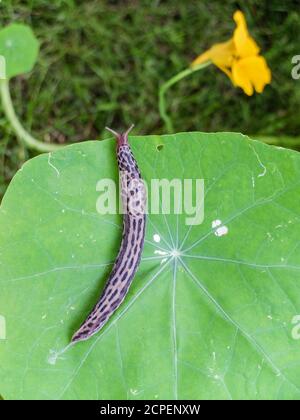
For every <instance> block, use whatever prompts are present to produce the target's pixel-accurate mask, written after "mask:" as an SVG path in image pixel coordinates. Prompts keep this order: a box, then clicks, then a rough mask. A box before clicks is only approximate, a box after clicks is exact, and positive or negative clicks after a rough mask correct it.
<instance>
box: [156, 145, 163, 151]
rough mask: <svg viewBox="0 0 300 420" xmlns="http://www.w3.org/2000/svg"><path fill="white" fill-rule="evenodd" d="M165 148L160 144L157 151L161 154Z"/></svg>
mask: <svg viewBox="0 0 300 420" xmlns="http://www.w3.org/2000/svg"><path fill="white" fill-rule="evenodd" d="M163 148H164V145H163V144H159V145H158V146H156V150H157V151H158V152H161V151H162V149H163Z"/></svg>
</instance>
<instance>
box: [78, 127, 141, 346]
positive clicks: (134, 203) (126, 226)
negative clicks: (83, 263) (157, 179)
mask: <svg viewBox="0 0 300 420" xmlns="http://www.w3.org/2000/svg"><path fill="white" fill-rule="evenodd" d="M110 131H112V130H110ZM129 131H130V130H128V131H127V132H126V133H124V134H118V133H115V132H114V131H112V132H113V133H114V134H115V135H116V139H117V160H118V167H119V173H120V180H121V183H120V184H121V185H120V186H121V197H122V206H123V213H124V216H123V235H122V242H121V246H120V251H119V254H118V256H117V258H116V261H115V263H114V266H113V268H112V271H111V273H110V276H109V278H108V280H107V284H106V286H105V288H104V290H103V292H102V295H101V296H100V299H99V301H98V303H97V304H96V306H95V307H94V309H93V310H92V312H91V313H90V314H89V316H88V317H87V319H86V320H85V321H84V323H83V324H82V325H81V327H80V328H79V330H78V331H77V332H76V333H75V334H74V336H73V338H72V342H73V343H75V342H78V341H83V340H87V339H89V338H90V337H91V336H92V335H94V334H96V333H97V332H98V331H99V330H100V329H101V328H102V327H103V326H104V325H105V324H106V323H107V321H108V320H109V318H110V317H111V315H112V314H113V313H114V312H115V311H116V309H117V308H118V307H119V306H120V305H121V303H122V302H123V300H124V299H125V297H126V294H127V292H128V290H129V287H130V285H131V283H132V280H133V278H134V276H135V273H136V271H137V269H138V267H139V264H140V261H141V254H142V251H143V247H144V240H145V226H146V215H145V208H146V191H145V186H144V183H143V181H142V178H141V173H140V170H139V168H138V165H137V162H136V160H135V158H134V156H133V153H132V151H131V149H130V146H129V143H128V134H129Z"/></svg>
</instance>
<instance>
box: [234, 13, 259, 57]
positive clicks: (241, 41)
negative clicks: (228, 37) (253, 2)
mask: <svg viewBox="0 0 300 420" xmlns="http://www.w3.org/2000/svg"><path fill="white" fill-rule="evenodd" d="M233 19H234V20H235V23H236V25H237V27H236V29H235V31H234V34H233V40H234V44H235V48H236V51H237V55H238V56H239V57H241V58H245V57H251V56H253V55H257V54H258V53H259V51H260V48H259V46H258V45H257V43H256V42H255V41H254V39H253V38H251V36H250V35H249V32H248V28H247V23H246V20H245V17H244V15H243V13H242V12H241V11H240V10H238V11H237V12H235V14H234V16H233Z"/></svg>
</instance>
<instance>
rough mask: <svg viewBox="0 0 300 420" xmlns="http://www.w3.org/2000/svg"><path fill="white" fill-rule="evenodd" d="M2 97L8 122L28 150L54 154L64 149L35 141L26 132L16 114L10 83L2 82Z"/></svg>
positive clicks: (0, 90)
mask: <svg viewBox="0 0 300 420" xmlns="http://www.w3.org/2000/svg"><path fill="white" fill-rule="evenodd" d="M0 96H1V100H2V106H3V110H4V112H5V115H6V117H7V119H8V121H9V122H10V124H11V126H12V128H13V129H14V131H15V133H16V135H17V136H18V138H19V139H20V140H22V141H23V142H24V144H25V145H26V146H27V147H28V148H30V149H34V150H37V151H38V152H53V151H55V150H57V149H59V148H60V147H62V146H59V145H54V144H47V143H43V142H41V141H39V140H37V139H35V138H34V137H33V136H32V135H31V134H30V133H28V132H27V131H26V130H25V128H24V127H23V126H22V124H21V122H20V120H19V119H18V117H17V115H16V113H15V109H14V106H13V103H12V100H11V96H10V91H9V82H8V81H7V80H0Z"/></svg>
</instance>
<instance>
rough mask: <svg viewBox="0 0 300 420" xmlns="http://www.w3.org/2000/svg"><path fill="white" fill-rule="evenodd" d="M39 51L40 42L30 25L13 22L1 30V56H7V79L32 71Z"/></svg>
mask: <svg viewBox="0 0 300 420" xmlns="http://www.w3.org/2000/svg"><path fill="white" fill-rule="evenodd" d="M38 52H39V42H38V40H37V39H36V37H35V35H34V33H33V32H32V30H31V28H30V27H29V26H26V25H23V24H19V23H13V24H11V25H9V26H7V27H5V28H3V29H1V30H0V56H3V57H4V58H5V62H6V78H7V79H11V78H12V77H14V76H18V75H20V74H24V73H28V72H30V71H31V70H32V69H33V67H34V65H35V63H36V60H37V57H38Z"/></svg>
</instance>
